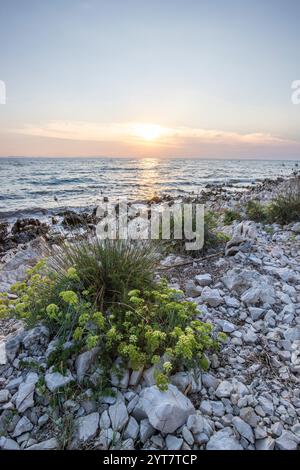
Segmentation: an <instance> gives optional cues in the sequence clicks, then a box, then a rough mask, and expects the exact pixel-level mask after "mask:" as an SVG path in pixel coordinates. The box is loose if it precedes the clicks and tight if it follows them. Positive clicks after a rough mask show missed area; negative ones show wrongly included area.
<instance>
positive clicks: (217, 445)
mask: <svg viewBox="0 0 300 470" xmlns="http://www.w3.org/2000/svg"><path fill="white" fill-rule="evenodd" d="M206 450H243V447H242V446H241V444H240V443H239V441H238V440H237V439H236V437H234V435H230V433H229V431H228V430H227V429H226V428H225V429H221V430H220V431H218V432H216V433H215V434H213V436H212V437H211V438H210V439H209V441H208V443H207V445H206Z"/></svg>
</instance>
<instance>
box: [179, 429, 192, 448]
mask: <svg viewBox="0 0 300 470" xmlns="http://www.w3.org/2000/svg"><path fill="white" fill-rule="evenodd" d="M182 437H183V439H184V440H185V442H186V443H187V444H188V445H190V446H192V445H193V444H194V436H193V434H192V433H191V431H190V430H189V429H188V427H187V426H183V428H182Z"/></svg>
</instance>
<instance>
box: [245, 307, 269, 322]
mask: <svg viewBox="0 0 300 470" xmlns="http://www.w3.org/2000/svg"><path fill="white" fill-rule="evenodd" d="M248 310H249V313H250V317H251V318H252V320H253V321H257V320H259V319H260V318H261V317H262V316H263V314H264V312H265V310H264V309H263V308H259V307H249V308H248Z"/></svg>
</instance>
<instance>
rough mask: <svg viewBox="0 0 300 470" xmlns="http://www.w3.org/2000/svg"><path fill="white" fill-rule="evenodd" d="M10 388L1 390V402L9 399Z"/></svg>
mask: <svg viewBox="0 0 300 470" xmlns="http://www.w3.org/2000/svg"><path fill="white" fill-rule="evenodd" d="M9 397H10V393H9V390H0V403H6V402H7V401H8V400H9Z"/></svg>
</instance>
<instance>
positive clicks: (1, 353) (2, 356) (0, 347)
mask: <svg viewBox="0 0 300 470" xmlns="http://www.w3.org/2000/svg"><path fill="white" fill-rule="evenodd" d="M6 362H7V359H6V348H5V342H4V341H0V366H4V365H5V364H6Z"/></svg>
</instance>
